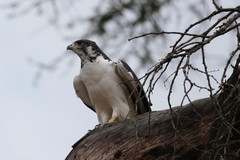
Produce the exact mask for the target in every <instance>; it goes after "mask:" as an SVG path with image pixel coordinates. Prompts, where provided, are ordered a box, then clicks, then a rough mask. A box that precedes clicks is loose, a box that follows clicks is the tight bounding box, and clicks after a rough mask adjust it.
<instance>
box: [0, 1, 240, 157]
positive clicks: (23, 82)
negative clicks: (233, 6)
mask: <svg viewBox="0 0 240 160" xmlns="http://www.w3.org/2000/svg"><path fill="white" fill-rule="evenodd" d="M235 2H236V1H235ZM231 3H232V2H231ZM84 9H85V10H87V5H86V6H85V7H84ZM84 9H83V10H81V11H82V12H85V10H84ZM1 12H2V11H1V10H0V22H1V23H0V47H1V52H0V73H1V75H0V159H1V160H61V159H64V158H65V157H66V156H67V154H68V153H69V152H70V151H71V146H72V145H73V144H74V143H75V142H76V141H77V140H79V139H80V138H81V137H82V136H83V135H85V134H86V133H87V132H88V130H90V129H93V128H94V126H95V125H96V124H97V123H98V122H97V118H96V115H95V113H94V112H92V111H91V110H89V109H88V108H87V107H85V106H84V105H83V104H82V102H81V101H80V99H78V98H77V97H76V95H75V93H74V90H73V87H72V80H73V77H74V76H75V75H76V74H78V72H79V69H80V67H79V66H80V64H79V63H80V61H79V59H78V57H76V56H75V55H74V54H70V53H69V52H66V46H67V45H68V44H69V42H66V41H64V40H63V37H62V36H61V32H60V31H59V30H57V29H56V28H55V27H53V26H52V27H51V26H48V27H47V25H48V24H47V21H46V19H45V18H44V17H38V16H36V15H35V14H28V15H25V16H21V17H19V18H15V19H12V20H9V19H7V18H6V17H5V16H4V14H1ZM127 38H128V37H127ZM221 51H222V49H221ZM64 53H65V54H67V55H68V56H67V59H69V60H71V59H74V63H73V64H72V66H69V67H67V65H68V64H67V63H68V62H69V60H66V61H63V63H62V64H61V65H60V66H59V68H58V69H57V71H55V72H44V74H43V75H42V77H41V79H40V81H38V85H37V86H35V85H33V82H34V77H35V75H36V73H37V71H38V70H37V68H36V67H35V66H34V65H33V64H32V63H30V59H31V60H33V61H35V62H51V61H52V60H53V59H54V58H55V57H57V56H59V55H62V54H64ZM118 58H121V57H118ZM130 66H131V64H130ZM163 92H167V91H166V90H165V91H163ZM163 94H165V95H166V93H163ZM195 97H199V96H195ZM154 102H159V98H156V97H155V99H154ZM165 104H167V103H166V101H165V102H164V105H163V106H165ZM163 108H164V107H163ZM163 108H161V107H156V106H155V110H156V109H163Z"/></svg>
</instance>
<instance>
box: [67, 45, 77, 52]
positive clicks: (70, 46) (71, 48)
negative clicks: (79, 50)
mask: <svg viewBox="0 0 240 160" xmlns="http://www.w3.org/2000/svg"><path fill="white" fill-rule="evenodd" d="M74 46H75V45H74V44H70V45H69V46H67V50H71V51H73V49H74Z"/></svg>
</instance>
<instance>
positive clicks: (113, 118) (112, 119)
mask: <svg viewBox="0 0 240 160" xmlns="http://www.w3.org/2000/svg"><path fill="white" fill-rule="evenodd" d="M117 120H118V117H117V116H114V115H113V116H112V118H111V119H110V120H109V121H108V123H113V122H116V121H117Z"/></svg>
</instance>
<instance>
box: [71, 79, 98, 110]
mask: <svg viewBox="0 0 240 160" xmlns="http://www.w3.org/2000/svg"><path fill="white" fill-rule="evenodd" d="M73 87H74V89H75V92H76V94H77V96H78V97H79V98H80V99H81V100H82V101H83V103H84V104H85V105H86V106H87V107H88V108H90V109H91V110H92V111H94V112H96V111H95V107H94V106H93V105H92V103H91V100H90V98H89V95H88V91H87V88H86V86H85V85H84V83H83V81H82V79H81V77H80V76H79V75H78V76H76V77H75V78H74V81H73Z"/></svg>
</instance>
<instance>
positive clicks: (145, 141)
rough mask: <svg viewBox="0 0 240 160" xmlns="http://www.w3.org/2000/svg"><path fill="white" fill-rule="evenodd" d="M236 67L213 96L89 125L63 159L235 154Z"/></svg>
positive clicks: (153, 159)
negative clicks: (95, 125) (93, 127)
mask: <svg viewBox="0 0 240 160" xmlns="http://www.w3.org/2000/svg"><path fill="white" fill-rule="evenodd" d="M239 79H240V69H239V68H235V69H234V72H233V74H232V76H231V77H230V78H229V80H228V81H227V83H225V86H224V88H223V89H222V92H221V93H220V94H219V95H215V96H213V95H211V97H209V98H204V99H200V100H196V101H194V102H192V103H189V104H187V105H185V106H177V107H174V108H172V110H169V109H168V110H163V111H153V112H149V113H145V114H142V115H139V116H137V117H135V118H134V119H131V120H125V121H119V122H116V123H112V124H106V125H104V126H101V127H98V128H96V129H93V130H92V131H90V132H89V133H87V134H86V135H85V136H84V137H82V138H81V139H80V140H79V141H78V142H77V143H75V144H74V145H73V149H72V151H71V152H70V153H69V154H68V156H67V157H66V160H82V159H89V160H92V159H127V160H131V159H132V160H136V159H137V160H138V159H139V160H140V159H141V160H158V159H159V160H163V159H177V160H196V159H199V160H200V159H211V160H212V159H224V160H228V159H229V160H230V159H240V116H239V115H240V98H239V97H240V83H239V81H240V80H239Z"/></svg>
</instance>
